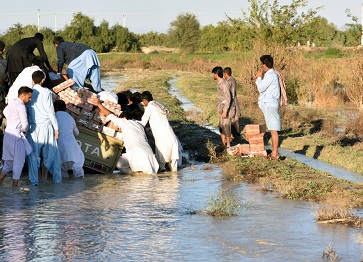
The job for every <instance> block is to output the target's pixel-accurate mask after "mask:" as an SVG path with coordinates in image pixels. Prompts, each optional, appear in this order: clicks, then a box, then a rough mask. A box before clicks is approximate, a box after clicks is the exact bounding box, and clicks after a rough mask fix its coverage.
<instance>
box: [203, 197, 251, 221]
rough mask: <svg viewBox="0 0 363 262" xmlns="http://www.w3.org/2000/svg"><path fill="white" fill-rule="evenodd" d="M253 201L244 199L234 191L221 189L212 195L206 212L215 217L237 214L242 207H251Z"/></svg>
mask: <svg viewBox="0 0 363 262" xmlns="http://www.w3.org/2000/svg"><path fill="white" fill-rule="evenodd" d="M252 205H253V202H251V201H242V200H239V199H238V198H237V196H236V195H235V194H234V193H232V192H224V191H221V192H219V193H218V194H216V195H214V196H211V197H210V198H209V201H208V206H207V208H206V211H205V212H206V214H207V215H209V216H213V217H231V216H237V215H238V213H239V211H240V209H241V208H250V207H251V206H252Z"/></svg>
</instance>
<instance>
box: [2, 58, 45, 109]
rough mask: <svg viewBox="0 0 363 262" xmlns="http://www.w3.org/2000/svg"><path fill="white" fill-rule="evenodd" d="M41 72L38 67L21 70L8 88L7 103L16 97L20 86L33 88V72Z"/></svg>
mask: <svg viewBox="0 0 363 262" xmlns="http://www.w3.org/2000/svg"><path fill="white" fill-rule="evenodd" d="M38 70H41V69H40V68H39V66H36V65H35V66H29V67H26V68H24V69H23V71H22V72H21V73H20V74H19V75H18V77H17V78H16V79H15V81H14V83H13V85H12V86H11V87H10V88H9V92H8V96H7V103H9V101H11V100H14V99H15V98H17V97H18V90H19V89H20V87H22V86H27V87H30V88H32V87H33V79H32V75H33V73H34V72H35V71H38Z"/></svg>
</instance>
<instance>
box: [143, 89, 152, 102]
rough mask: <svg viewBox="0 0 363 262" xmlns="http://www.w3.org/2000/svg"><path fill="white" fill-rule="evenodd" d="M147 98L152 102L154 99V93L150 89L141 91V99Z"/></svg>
mask: <svg viewBox="0 0 363 262" xmlns="http://www.w3.org/2000/svg"><path fill="white" fill-rule="evenodd" d="M143 99H145V100H146V101H148V102H150V101H153V100H154V99H153V95H152V94H151V93H150V92H149V91H144V92H142V93H141V100H143Z"/></svg>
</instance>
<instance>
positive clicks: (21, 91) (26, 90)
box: [18, 86, 33, 96]
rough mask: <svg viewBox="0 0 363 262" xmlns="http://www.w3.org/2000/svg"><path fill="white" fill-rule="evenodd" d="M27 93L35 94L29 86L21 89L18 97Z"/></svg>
mask: <svg viewBox="0 0 363 262" xmlns="http://www.w3.org/2000/svg"><path fill="white" fill-rule="evenodd" d="M25 93H33V89H31V88H30V87H28V86H22V87H20V88H19V90H18V96H20V95H21V94H25Z"/></svg>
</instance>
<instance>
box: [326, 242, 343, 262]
mask: <svg viewBox="0 0 363 262" xmlns="http://www.w3.org/2000/svg"><path fill="white" fill-rule="evenodd" d="M323 259H325V260H326V261H330V262H338V261H339V257H338V255H337V252H336V251H335V250H334V249H333V247H332V245H331V244H329V245H328V246H327V247H326V248H325V250H324V251H323Z"/></svg>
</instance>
